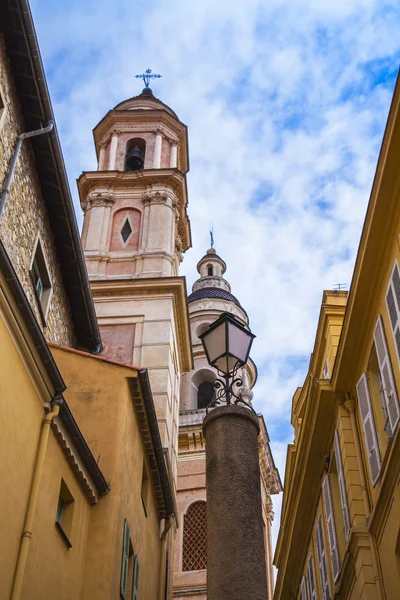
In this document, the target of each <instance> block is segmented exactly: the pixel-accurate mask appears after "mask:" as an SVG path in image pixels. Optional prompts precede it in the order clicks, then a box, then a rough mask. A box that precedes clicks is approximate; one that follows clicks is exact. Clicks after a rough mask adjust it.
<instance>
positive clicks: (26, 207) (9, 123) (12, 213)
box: [0, 36, 75, 346]
mask: <svg viewBox="0 0 400 600" xmlns="http://www.w3.org/2000/svg"><path fill="white" fill-rule="evenodd" d="M0 90H1V95H2V98H3V101H4V104H5V110H4V113H3V115H0V188H2V186H3V183H4V181H5V177H6V174H7V169H8V167H9V164H10V161H11V158H12V155H13V152H14V148H15V144H16V138H17V135H18V134H19V133H22V132H23V131H25V126H24V123H23V119H22V117H21V110H20V105H19V100H18V97H17V94H16V90H15V86H14V81H13V77H12V73H11V69H10V64H9V62H8V58H7V54H6V49H5V44H4V41H3V39H2V37H1V36H0ZM38 233H39V235H40V240H41V243H42V246H43V252H44V254H45V258H46V262H47V266H48V269H49V273H50V279H51V284H52V290H53V294H52V297H51V300H50V306H49V310H48V313H47V319H46V325H45V326H44V327H43V332H44V335H45V337H46V339H47V340H48V341H53V342H57V343H59V344H64V345H68V346H71V345H74V339H75V334H74V327H73V323H72V319H71V314H70V309H69V303H68V298H67V296H66V293H65V290H64V285H63V281H62V273H61V270H60V268H59V265H58V262H57V255H56V251H55V247H54V241H53V236H52V232H51V229H50V224H49V220H48V216H47V212H46V208H45V204H44V201H43V198H42V194H41V189H40V185H39V180H38V177H37V173H36V170H35V163H34V157H33V153H32V150H31V147H30V142H29V141H24V142H23V145H22V149H21V153H20V156H19V159H18V162H17V167H16V170H15V174H14V179H13V181H12V184H11V188H10V194H9V196H8V198H7V204H6V206H5V209H4V212H3V215H2V217H1V219H0V237H1V240H2V242H3V244H4V246H5V248H6V250H7V252H8V254H9V256H10V259H11V261H12V263H13V266H14V269H15V271H16V273H17V275H18V278H19V280H20V282H21V284H22V287H23V288H24V291H25V294H26V295H27V297H28V299H29V302H30V304H31V306H32V309H33V311H34V313H35V315H36V318H37V321H38V323H39V324H40V325H42V323H41V318H40V313H39V308H38V300H37V298H36V295H35V291H34V288H33V284H32V282H31V279H30V275H29V268H30V265H31V261H32V253H33V250H34V245H35V241H36V238H37V234H38Z"/></svg>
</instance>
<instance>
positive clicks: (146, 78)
mask: <svg viewBox="0 0 400 600" xmlns="http://www.w3.org/2000/svg"><path fill="white" fill-rule="evenodd" d="M135 77H136V79H143V81H144V85H145V87H147V88H148V87H149V85H150V81H151V80H152V79H160V77H162V75H157V73H153V72H152V70H151V69H146V70H145V72H144V73H142V74H141V75H135Z"/></svg>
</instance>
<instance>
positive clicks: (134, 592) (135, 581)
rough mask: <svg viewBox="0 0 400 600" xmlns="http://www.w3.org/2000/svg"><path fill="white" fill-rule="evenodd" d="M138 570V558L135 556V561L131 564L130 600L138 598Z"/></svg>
mask: <svg viewBox="0 0 400 600" xmlns="http://www.w3.org/2000/svg"><path fill="white" fill-rule="evenodd" d="M139 568H140V565H139V557H138V555H137V554H135V561H134V563H133V585H132V600H138V598H139Z"/></svg>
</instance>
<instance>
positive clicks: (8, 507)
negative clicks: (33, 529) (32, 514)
mask: <svg viewBox="0 0 400 600" xmlns="http://www.w3.org/2000/svg"><path fill="white" fill-rule="evenodd" d="M0 340H1V341H0V364H1V377H0V398H1V402H0V423H1V424H2V434H1V436H0V477H1V481H2V490H1V494H0V523H1V544H2V548H3V551H2V556H1V568H0V598H2V599H3V598H9V597H10V592H11V586H12V582H13V578H14V569H15V565H16V562H17V556H18V550H19V544H20V539H21V533H22V530H23V523H24V518H25V511H26V506H27V501H28V494H29V489H30V485H31V479H32V472H33V466H34V461H35V455H36V449H37V444H38V440H39V432H40V426H41V422H42V418H43V414H44V412H43V408H42V405H41V402H40V398H39V395H38V392H37V389H35V386H34V383H33V381H32V379H31V378H30V376H29V373H28V371H27V370H26V368H25V365H24V362H23V359H22V357H21V356H20V354H19V352H18V350H17V347H16V345H15V343H14V340H13V338H12V336H11V334H10V332H9V330H8V328H7V327H6V322H5V321H4V320H3V315H2V314H0ZM3 594H4V595H3Z"/></svg>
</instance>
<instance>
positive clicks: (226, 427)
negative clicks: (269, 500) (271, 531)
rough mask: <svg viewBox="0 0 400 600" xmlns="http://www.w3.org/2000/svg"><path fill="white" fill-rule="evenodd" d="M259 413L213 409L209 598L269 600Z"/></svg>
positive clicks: (207, 428)
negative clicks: (259, 448)
mask: <svg viewBox="0 0 400 600" xmlns="http://www.w3.org/2000/svg"><path fill="white" fill-rule="evenodd" d="M259 431H260V428H259V424H258V419H257V416H256V415H255V413H254V412H253V411H252V410H251V409H249V408H247V407H243V406H237V405H236V404H228V405H225V406H220V407H218V408H214V409H213V410H211V411H210V412H209V413H208V415H207V416H206V418H205V420H204V423H203V433H204V436H205V439H206V486H207V600H267V593H268V592H267V580H266V565H265V549H264V531H263V524H262V507H261V484H260V467H259V458H258V434H259Z"/></svg>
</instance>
